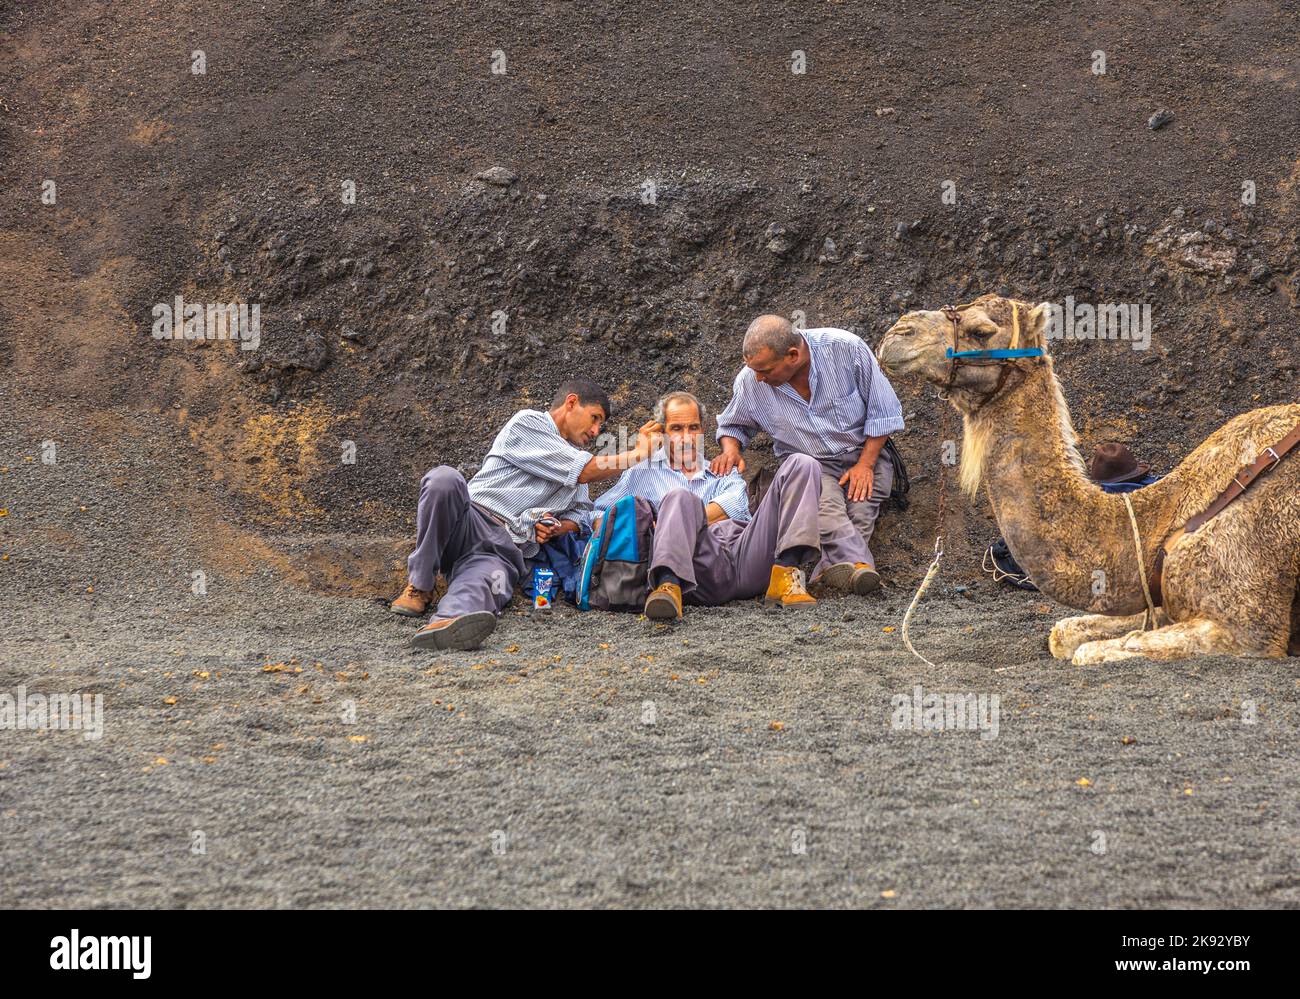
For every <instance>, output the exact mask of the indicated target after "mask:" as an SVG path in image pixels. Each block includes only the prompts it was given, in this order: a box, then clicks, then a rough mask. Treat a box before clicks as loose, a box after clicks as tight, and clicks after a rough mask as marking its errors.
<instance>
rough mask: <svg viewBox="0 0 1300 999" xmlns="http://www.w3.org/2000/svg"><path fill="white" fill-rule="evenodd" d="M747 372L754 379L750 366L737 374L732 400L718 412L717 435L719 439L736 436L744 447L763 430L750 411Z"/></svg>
mask: <svg viewBox="0 0 1300 999" xmlns="http://www.w3.org/2000/svg"><path fill="white" fill-rule="evenodd" d="M747 374H749V377H750V378H751V379H752V377H753V375H752V374H750V372H749V368H742V369H741V371H740V374H738V375H736V380H735V381H734V382H733V383H732V386H731V401H730V402H728V403H727V408H726V409H724V410H723V411H722V412H721V413H719V414H718V433H717V435H716V436H717V440H722V438H724V437H734V438H736V440H738V441H740V446H741V447H742V448H743V447H747V446H748V445H749V442H750V440H752V439H753V437H754V435H755V434H756V433H758V432H759V431H760V430H762V427H760V426H759V425H758V423H757V422H756V421H755V420H754V417H753V415H752V414H751V412H750V405H749V404H750V398H749V392H748V385H749V380H748V379H747V378H746V375H747Z"/></svg>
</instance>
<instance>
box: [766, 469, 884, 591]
mask: <svg viewBox="0 0 1300 999" xmlns="http://www.w3.org/2000/svg"><path fill="white" fill-rule="evenodd" d="M861 453H862V452H861V451H856V452H852V451H851V452H849V453H848V454H846V455H840V456H839V457H837V458H822V459H820V461H821V467H822V493H821V505H820V508H819V510H818V519H819V520H820V523H821V537H822V559H821V561H820V562H818V563H817V568H815V569H814V570H813V578H814V579H815V578H816V577H817V576H819V575H821V574H822V573H823V572H825V571H826V570H827V569H829V568H830V567H831V566H832V565H835V564H836V563H838V562H865V563H866V564H867V565H870V566H874V565H875V564H876V558H875V556H874V555H872V554H871V545H870V542H871V535H872V533H873V532H874V531H875V529H876V520H877V518H879V516H880V508H881V506H882V505H883V504H884V502H885V500H887V499H889V491H890V490H891V489H892V488H893V487H894V463H893V462H892V461H890V460H889V455H888V454H887V453H886V452H885V451H883V450H882V451H881V452H880V457H879V458H877V459H876V464H875V466H874V469H873V474H874V477H873V479H872V482H871V495H870V496H868V497H867V498H866V499H864V500H859V501H858V502H856V503H850V502H849V499H848V495H847V494H846V493H845V492H844V487H843V486H842V485H840V476H841V475H843V474H844V473H845V472H847V471H848V470H849V469H850V468H852V467H853V465H854V464H856V463H857V460H858V455H860V454H861ZM793 457H795V456H794V455H790V457H788V458H786V459H785V460H786V461H789V460H790V458H793Z"/></svg>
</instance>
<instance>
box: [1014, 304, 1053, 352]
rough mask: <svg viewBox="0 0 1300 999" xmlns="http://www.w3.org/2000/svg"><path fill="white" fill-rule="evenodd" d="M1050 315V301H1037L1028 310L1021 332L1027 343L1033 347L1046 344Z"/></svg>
mask: <svg viewBox="0 0 1300 999" xmlns="http://www.w3.org/2000/svg"><path fill="white" fill-rule="evenodd" d="M1051 317H1052V303H1051V302H1039V303H1038V304H1037V305H1035V306H1034V307H1033V308H1032V309H1030V310H1029V315H1027V316H1026V317H1025V329H1024V332H1023V333H1022V334H1021V339H1023V340H1024V341H1025V342H1026V343H1027V344H1030V345H1031V346H1034V347H1046V346H1047V324H1048V322H1049V321H1050V319H1051Z"/></svg>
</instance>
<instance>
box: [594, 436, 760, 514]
mask: <svg viewBox="0 0 1300 999" xmlns="http://www.w3.org/2000/svg"><path fill="white" fill-rule="evenodd" d="M673 489H689V490H690V491H691V492H692V493H694V494H695V495H696V496H698V497H699V498H700V500H701V501H702V502H703V503H704V505H705V506H708V505H709V504H710V503H717V504H718V506H720V507H722V509H723V510H724V511H725V512H726V514H727V516H728V517H730V518H731V519H732V520H734V521H736V522H737V523H739V524H744V523H747V522H748V521H749V494H748V492H746V489H745V479H744V476H742V475H741V474H740V473H739V472H736V471H732V472H729V473H728V474H726V475H714V474H713V473H712V472H711V471H710V470H709V467H708V466H707V465H705V466H704V469H703V471H701V472H700V473H699V474H697V475H693V476H688V475H687V474H686V473H685V472H679V471H678V470H677V469H675V468H673V467H672V466H671V465H669V464H668V455H667V453H666V452H665V451H664V449H663V448H660V449H659V450H658V451H656V452H655V453H654V454H653V455H651V456H650V457H649V458H647V459H646V460H645V461H642V462H638V463H637V464H635V465H633V466H632V467H631V468H629V469H628V470H627V471H626V472H624V473H623V474H622V475H620V476H619V477H618V481H617V482H615V483H614V484H613V485H612V486H610V487H609V489H607V490H606V491H605V492H603V493H601V494H600V495H599V496H597V497H596V509H597V510H598V511H601V510H608V509H609V508H610V507H611V506H613V505H614V504H615V503H616V502H618V501H619V500H621V499H622V498H623V497H624V496H640V497H641V498H642V499H648V500H649V501H650V502H651V503H655V504H658V503H659V502H660V501H661V500H662V499H663V498H664V497H665V496H667V495H668V493H669V492H670V491H671V490H673Z"/></svg>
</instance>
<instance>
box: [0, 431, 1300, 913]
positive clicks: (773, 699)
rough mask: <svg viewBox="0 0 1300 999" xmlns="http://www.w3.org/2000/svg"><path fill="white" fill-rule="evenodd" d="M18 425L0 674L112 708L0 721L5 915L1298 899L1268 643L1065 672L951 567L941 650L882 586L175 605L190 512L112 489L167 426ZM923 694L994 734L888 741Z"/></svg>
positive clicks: (257, 584)
mask: <svg viewBox="0 0 1300 999" xmlns="http://www.w3.org/2000/svg"><path fill="white" fill-rule="evenodd" d="M43 432H44V431H43V429H42V428H41V427H40V426H39V425H35V426H33V425H32V424H31V423H27V424H23V431H22V433H21V435H19V434H15V433H12V432H8V431H6V432H5V434H4V435H3V443H4V451H3V455H4V459H3V462H0V464H3V465H5V466H6V467H8V469H9V471H8V472H7V473H5V476H4V478H3V480H0V482H2V484H3V486H4V489H5V495H6V497H7V499H6V500H5V502H6V503H7V504H8V506H7V509H8V510H9V515H8V516H7V517H5V518H4V519H3V521H0V525H2V528H0V531H2V533H0V539H2V540H3V547H4V550H5V552H6V553H9V554H10V559H9V560H8V561H7V562H3V563H0V569H2V570H3V574H4V575H3V578H4V580H5V587H4V592H5V611H6V613H5V614H4V616H3V618H2V619H0V690H3V691H9V692H13V691H14V690H15V688H17V687H18V686H19V685H23V686H25V687H26V688H27V689H28V690H37V691H43V692H49V693H52V692H64V691H86V692H101V693H103V695H104V699H105V730H104V736H103V738H102V740H100V741H87V740H85V739H83V738H82V737H81V735H80V734H78V733H74V732H56V733H33V732H27V731H7V730H6V731H0V842H3V843H4V848H3V850H2V851H0V905H4V906H31V907H36V906H204V907H207V906H432V905H450V906H486V905H492V906H507V905H530V906H580V905H594V906H663V905H697V906H718V905H744V906H850V905H855V906H861V905H867V906H1229V907H1231V906H1294V905H1296V904H1297V903H1298V902H1300V872H1298V871H1297V865H1296V859H1295V858H1296V856H1297V852H1298V847H1300V834H1298V833H1297V823H1296V820H1297V812H1298V811H1300V808H1298V801H1300V794H1298V790H1297V778H1296V748H1297V745H1296V730H1297V722H1298V721H1300V710H1298V709H1297V671H1296V665H1297V661H1296V660H1294V659H1290V660H1284V661H1282V662H1271V663H1251V662H1235V661H1231V660H1227V659H1202V660H1198V661H1194V662H1189V663H1182V664H1173V665H1162V664H1157V663H1151V662H1146V661H1141V660H1138V661H1132V662H1129V663H1125V664H1122V665H1118V666H1111V667H1107V668H1104V669H1103V668H1087V669H1079V668H1074V667H1071V666H1068V665H1065V664H1062V663H1058V662H1056V661H1054V660H1052V659H1050V658H1048V657H1047V656H1046V652H1045V648H1044V637H1045V634H1046V630H1047V627H1048V626H1049V624H1050V622H1051V621H1052V620H1053V619H1054V618H1055V617H1056V616H1058V615H1059V614H1060V613H1062V611H1061V609H1060V608H1058V607H1055V606H1052V607H1050V608H1048V607H1046V605H1044V603H1043V601H1042V598H1040V597H1038V596H1037V595H1034V594H1020V593H1008V592H1005V591H995V590H993V589H992V588H990V587H989V586H987V585H979V584H976V585H975V586H973V587H972V588H971V589H970V590H969V592H967V593H965V594H960V593H957V592H956V591H955V590H954V589H953V587H952V583H953V582H954V580H952V579H950V578H948V577H945V578H944V579H943V580H942V581H941V583H940V584H939V586H938V587H937V588H936V591H935V597H934V598H933V599H931V600H928V601H927V602H926V603H925V604H924V605H923V608H922V610H921V611H920V612H919V613H918V618H917V622H916V629H915V637H916V640H917V642H918V644H919V645H921V646H922V647H923V649H924V650H925V651H926V652H927V653H928V654H929V655H930V657H931V658H933V659H935V661H936V662H938V663H939V664H940V665H939V668H938V669H935V670H931V669H929V668H928V667H926V666H924V665H923V664H921V663H920V662H918V661H917V660H915V659H913V658H912V657H911V656H910V655H908V653H907V652H906V651H905V650H904V649H903V648H902V647H901V643H900V641H899V636H898V634H897V632H896V631H885V630H884V629H885V628H887V627H892V626H896V625H897V624H898V623H899V621H900V620H901V617H902V612H903V609H904V607H905V606H906V603H907V601H908V599H909V597H910V593H909V592H908V589H907V587H904V586H899V587H897V588H895V589H893V590H892V591H891V592H890V593H888V594H887V595H885V596H877V597H874V598H867V599H856V598H839V599H828V600H824V601H823V602H822V603H821V604H820V605H819V606H818V607H817V608H816V609H815V610H813V611H811V612H809V613H806V614H803V615H799V616H795V615H791V614H786V615H783V614H780V613H768V612H764V611H762V610H761V609H759V608H758V607H757V606H755V605H749V604H739V605H734V606H731V607H726V608H720V609H713V610H691V611H690V613H689V616H688V620H687V621H686V622H685V623H684V624H683V625H680V626H675V627H668V626H663V625H654V624H652V623H650V622H647V621H644V620H639V619H637V618H636V617H634V616H630V615H608V614H599V613H593V614H589V615H584V616H579V615H578V614H577V613H576V612H573V611H571V610H562V611H560V612H557V613H556V614H555V615H554V616H553V617H550V618H548V619H545V620H534V619H532V618H531V617H529V616H527V615H526V614H524V613H522V612H521V611H515V610H511V611H509V612H508V613H507V614H506V616H505V617H504V618H503V620H502V623H501V626H500V627H499V629H498V630H497V632H496V634H494V635H493V636H492V638H491V639H490V641H489V643H488V645H487V646H486V647H485V648H484V649H483V650H481V651H479V652H473V653H453V654H444V655H437V656H431V655H427V654H420V653H415V652H413V651H410V650H408V649H407V648H406V647H405V645H404V642H405V639H406V638H407V637H408V635H409V634H410V633H411V631H413V630H414V628H415V624H414V623H413V622H410V621H407V620H403V619H398V618H395V617H393V616H392V615H390V614H388V613H387V611H386V610H384V609H383V608H382V607H381V606H379V605H378V604H377V603H375V602H374V601H372V600H364V599H346V598H342V597H329V596H322V595H319V594H314V593H310V592H305V591H304V590H302V589H300V588H295V587H292V586H289V585H286V584H285V583H284V582H282V581H281V580H279V579H277V578H276V577H274V576H273V575H272V574H271V573H270V572H269V571H268V570H258V571H256V572H254V573H253V574H250V575H245V576H242V577H240V578H235V577H227V576H224V575H222V574H221V573H211V574H210V575H209V579H208V595H207V596H206V597H197V596H194V595H192V594H191V593H190V592H189V572H190V570H191V569H192V568H193V565H192V562H193V560H192V558H187V555H186V547H187V545H188V544H189V543H190V541H191V540H192V539H190V538H187V536H186V533H185V532H186V530H187V524H188V522H187V521H186V520H185V519H183V518H177V517H175V516H171V517H170V518H169V517H168V516H167V513H166V510H165V508H164V507H165V503H164V500H165V494H162V493H158V494H154V493H150V492H148V491H146V490H135V491H133V492H132V493H130V495H129V496H128V494H127V493H126V492H124V491H123V490H120V489H110V488H105V487H104V482H105V481H106V480H107V477H109V476H112V475H118V476H127V477H131V476H133V475H135V474H136V473H137V471H139V470H142V469H144V468H146V467H147V468H152V469H154V474H155V475H157V474H159V473H158V472H157V465H156V463H157V462H159V461H162V460H164V459H163V458H162V457H161V456H160V454H159V453H155V452H153V451H151V450H150V448H151V447H158V446H160V445H145V444H141V443H140V442H138V441H137V442H135V443H133V444H130V445H129V446H128V444H127V443H125V442H124V441H117V442H115V444H114V445H112V446H110V445H108V444H103V445H96V446H95V447H93V448H92V447H90V446H89V445H86V446H84V447H82V446H80V445H75V446H74V445H70V446H69V447H68V448H66V449H65V450H64V451H63V452H61V456H60V462H59V464H57V465H53V466H48V465H42V464H41V463H40V462H39V460H37V461H34V462H24V461H23V460H22V458H23V456H24V455H33V454H38V452H37V451H36V450H35V449H34V447H33V446H32V445H31V441H32V439H33V438H34V439H35V440H37V441H39V440H40V439H41V435H42V433H43ZM141 449H143V450H141ZM159 481H165V477H163V478H161V479H159ZM151 504H152V505H151ZM83 505H84V506H86V507H87V509H86V510H85V511H82V510H81V509H80V507H81V506H83ZM155 507H156V508H155ZM141 551H147V555H148V557H146V556H145V555H141V554H140V552H141ZM160 560H161V561H160ZM87 586H93V587H94V592H93V593H87V592H85V589H86V587H87ZM268 663H272V664H274V663H284V664H285V665H286V666H287V669H285V670H283V671H273V672H268V671H266V670H264V668H263V667H264V666H265V665H266V664H268ZM317 663H320V666H319V667H317V665H316V664H317ZM299 666H300V667H301V672H297V671H296V669H297V667H299ZM200 674H204V675H200ZM918 683H919V684H921V685H922V686H923V687H924V689H925V690H926V691H935V692H947V691H971V692H977V693H989V694H994V693H996V694H998V695H999V697H1000V698H1001V718H1000V730H999V734H998V737H997V738H996V739H992V740H987V741H984V740H981V739H980V738H979V737H978V735H977V734H975V733H971V732H947V733H925V734H918V733H911V732H896V731H893V730H892V729H891V727H890V712H891V697H892V696H893V695H895V694H901V693H908V692H910V691H911V690H912V688H913V685H914V684H918ZM173 697H174V698H175V699H176V701H175V703H174V704H168V703H166V701H167V699H169V698H173ZM1243 699H1245V700H1247V701H1253V702H1255V704H1256V705H1257V708H1256V719H1257V720H1256V723H1255V724H1246V723H1245V719H1244V718H1243V714H1242V701H1243ZM347 702H354V704H355V714H356V717H355V721H354V722H352V723H350V724H349V723H346V722H345V721H344V720H343V717H342V716H343V715H344V713H345V712H346V711H347V709H348V703H347ZM647 702H648V703H649V704H651V705H653V713H654V724H646V723H645V718H646V713H647ZM774 722H779V723H780V727H779V728H777V727H774V726H773V724H772V723H774ZM1125 740H1129V741H1128V742H1127V744H1126V743H1125ZM162 760H166V762H165V763H163V762H161V761H162ZM1081 778H1086V779H1087V780H1088V781H1089V782H1090V786H1084V785H1081V784H1079V783H1078V781H1080V779H1081ZM1189 792H1190V793H1189ZM196 831H201V832H202V833H203V836H204V840H205V845H206V852H205V853H203V854H195V853H193V852H192V850H191V845H192V843H193V839H192V836H193V834H194V832H196ZM1099 833H1100V834H1104V844H1105V852H1104V853H1097V852H1094V847H1097V846H1099V845H1100V844H1101V843H1102V839H1101V838H1100V836H1099V835H1098V834H1099ZM494 834H497V836H496V838H495V839H494ZM500 834H504V837H502V836H501V835H500ZM801 837H802V839H803V841H804V843H805V844H806V849H805V851H804V852H796V850H795V849H794V847H795V844H796V842H797V841H798V839H799V838H801ZM494 846H495V847H496V849H495V850H494ZM882 892H893V893H895V894H894V895H893V897H889V898H886V897H883V896H882Z"/></svg>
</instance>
